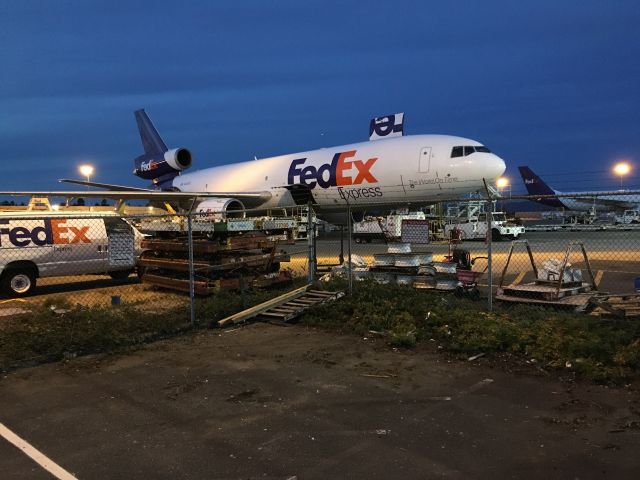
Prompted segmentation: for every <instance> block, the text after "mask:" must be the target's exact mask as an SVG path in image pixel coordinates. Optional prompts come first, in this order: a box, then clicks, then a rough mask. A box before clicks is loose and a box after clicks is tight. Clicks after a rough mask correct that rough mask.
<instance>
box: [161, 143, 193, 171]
mask: <svg viewBox="0 0 640 480" xmlns="http://www.w3.org/2000/svg"><path fill="white" fill-rule="evenodd" d="M164 161H165V162H167V164H168V165H169V166H170V167H171V168H173V169H175V170H186V169H187V168H189V167H190V166H191V162H192V159H191V152H190V151H189V150H187V149H186V148H172V149H171V150H168V151H166V152H164Z"/></svg>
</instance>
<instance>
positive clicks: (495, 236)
mask: <svg viewBox="0 0 640 480" xmlns="http://www.w3.org/2000/svg"><path fill="white" fill-rule="evenodd" d="M444 230H445V236H446V237H447V238H452V236H454V235H455V236H459V238H458V240H483V239H486V238H487V231H488V223H487V216H486V213H480V214H478V216H476V217H471V218H469V219H468V220H466V221H460V222H452V223H449V224H447V225H445V227H444ZM524 233H525V228H524V227H523V226H522V225H516V224H515V223H511V222H508V221H507V219H506V216H505V214H504V213H502V212H494V213H493V214H492V221H491V240H492V241H494V242H499V241H500V240H503V239H512V240H517V239H518V238H519V237H520V236H521V235H523V234H524Z"/></svg>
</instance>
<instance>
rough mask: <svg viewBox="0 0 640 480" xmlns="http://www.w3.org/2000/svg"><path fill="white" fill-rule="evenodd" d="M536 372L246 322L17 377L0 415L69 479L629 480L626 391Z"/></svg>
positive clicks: (1, 453)
mask: <svg viewBox="0 0 640 480" xmlns="http://www.w3.org/2000/svg"><path fill="white" fill-rule="evenodd" d="M534 372H535V369H532V372H531V373H532V374H529V373H527V372H526V371H524V370H521V371H518V373H508V372H505V371H504V370H503V369H502V368H500V365H499V364H496V363H492V362H491V361H489V360H485V359H478V360H476V361H474V362H468V361H464V362H463V361H459V360H454V359H451V358H447V357H446V356H445V355H442V354H438V353H432V352H430V351H429V350H428V349H427V348H418V349H414V350H404V349H397V348H396V349H393V348H390V347H389V346H388V345H387V343H386V341H385V340H384V339H380V338H376V337H375V336H374V337H370V336H366V337H365V336H357V335H337V334H333V333H327V332H324V331H321V330H318V329H315V328H307V327H303V326H296V327H293V328H281V327H278V326H273V325H267V324H254V325H247V326H245V327H242V328H237V329H233V330H230V331H226V330H223V331H218V330H211V331H201V332H197V333H194V334H189V335H185V336H183V337H179V338H175V339H172V340H164V341H160V342H157V343H155V344H153V345H151V346H148V347H146V348H144V349H141V350H138V351H136V352H133V353H129V354H127V355H116V356H97V357H96V356H93V357H84V358H77V359H73V360H68V361H65V362H62V363H57V364H49V365H43V366H40V367H35V368H30V369H22V370H18V371H15V372H13V373H11V374H8V375H5V376H4V377H3V378H2V380H0V404H1V405H2V406H3V409H2V410H3V411H2V415H1V416H2V418H1V421H2V422H3V423H4V424H5V425H7V426H9V428H12V429H13V430H15V431H16V432H17V433H19V434H20V435H21V436H23V437H24V438H26V439H27V440H28V441H30V442H32V443H33V444H35V445H37V446H38V447H39V448H41V449H42V450H43V451H44V452H45V453H46V454H47V455H48V456H50V457H51V458H52V459H54V460H55V461H56V462H58V463H60V464H61V465H63V466H64V467H65V468H67V469H68V470H70V471H72V472H73V473H75V474H76V475H77V476H78V477H79V478H131V476H136V477H140V478H143V477H147V478H251V479H253V478H271V479H286V478H290V477H292V476H294V475H295V476H297V477H298V478H301V479H302V478H304V479H309V478H311V479H316V478H317V479H326V478H381V479H382V478H384V479H386V478H433V477H446V478H491V479H494V478H540V477H549V478H596V477H597V478H601V477H602V478H636V476H637V472H638V469H640V459H639V458H638V457H637V455H636V451H637V446H638V444H640V429H639V428H638V427H637V425H639V424H640V423H639V422H640V403H639V396H638V392H637V390H636V389H635V388H634V387H632V386H629V387H627V388H607V387H605V386H600V385H594V384H589V383H580V382H575V381H560V380H558V379H556V378H554V376H553V375H549V376H534V374H533V373H534ZM61 439H64V441H61ZM21 455H22V454H21V453H20V452H19V451H18V450H17V449H14V450H8V449H6V448H5V449H0V470H1V471H3V472H11V473H12V474H14V475H15V476H16V478H21V476H23V477H25V478H27V477H29V475H30V474H31V475H33V472H32V471H27V470H26V469H27V468H32V466H31V465H28V464H27V465H25V463H24V460H23V459H22V457H21Z"/></svg>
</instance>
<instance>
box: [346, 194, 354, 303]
mask: <svg viewBox="0 0 640 480" xmlns="http://www.w3.org/2000/svg"><path fill="white" fill-rule="evenodd" d="M352 230H353V225H352V222H351V205H349V206H347V237H348V238H347V255H348V257H349V264H348V267H347V272H348V273H349V295H353V272H352V271H351V270H352V267H351V265H352V262H351V240H352V239H353V232H352Z"/></svg>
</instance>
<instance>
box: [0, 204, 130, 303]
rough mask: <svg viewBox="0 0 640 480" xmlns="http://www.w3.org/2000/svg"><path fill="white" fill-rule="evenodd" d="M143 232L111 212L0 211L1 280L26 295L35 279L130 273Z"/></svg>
mask: <svg viewBox="0 0 640 480" xmlns="http://www.w3.org/2000/svg"><path fill="white" fill-rule="evenodd" d="M141 240H142V235H141V234H140V232H139V231H138V230H137V229H136V228H135V227H134V226H133V225H131V224H130V223H129V222H128V221H126V220H125V219H123V218H122V217H120V216H119V215H118V214H117V213H116V212H113V213H109V214H107V213H100V214H96V213H80V212H73V213H71V212H57V211H38V212H34V211H26V212H6V213H4V212H3V213H0V285H1V287H2V290H3V293H5V294H8V295H10V296H25V295H28V294H29V293H31V292H32V291H33V289H34V288H35V286H36V282H37V279H38V278H43V277H64V276H76V275H89V274H108V275H110V276H111V277H113V278H116V279H120V278H126V277H128V276H129V275H130V274H131V273H133V272H134V270H135V266H136V257H137V256H138V255H139V253H140V251H141V250H140V243H141Z"/></svg>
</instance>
